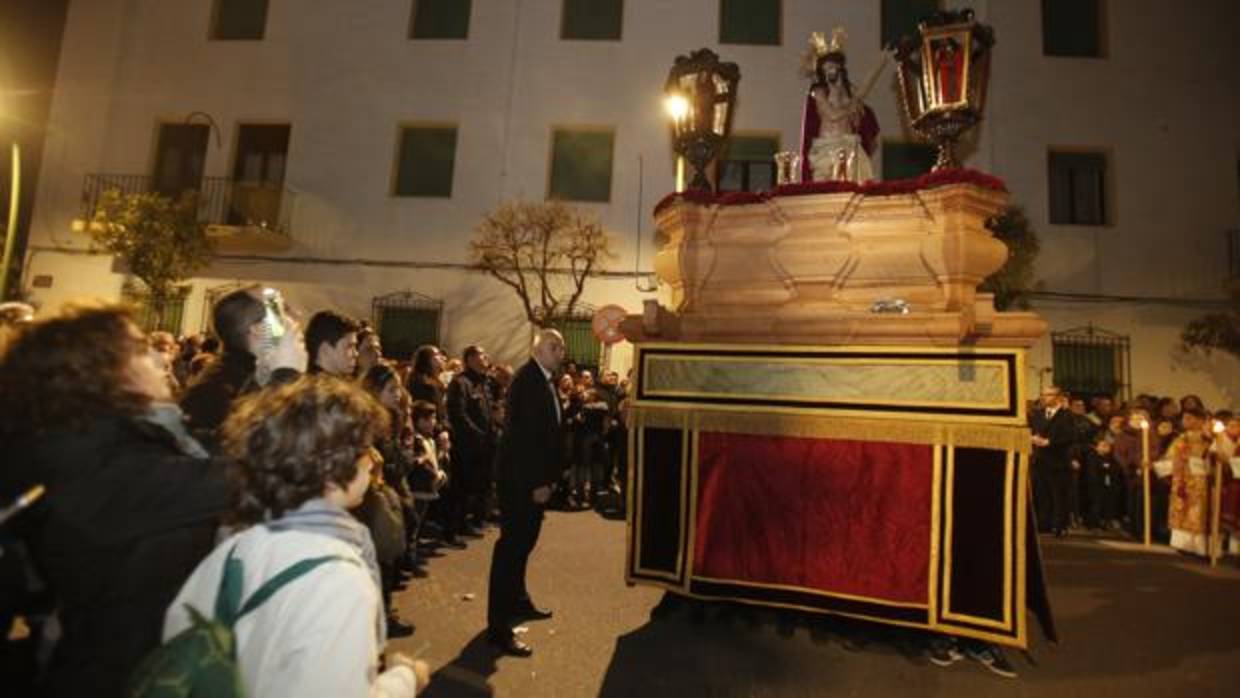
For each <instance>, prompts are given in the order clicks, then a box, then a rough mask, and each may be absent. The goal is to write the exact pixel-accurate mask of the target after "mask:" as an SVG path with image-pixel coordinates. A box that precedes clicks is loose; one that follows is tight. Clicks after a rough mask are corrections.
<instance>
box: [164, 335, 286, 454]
mask: <svg viewBox="0 0 1240 698" xmlns="http://www.w3.org/2000/svg"><path fill="white" fill-rule="evenodd" d="M255 363H256V362H255V359H254V357H253V356H252V355H250V354H247V353H244V352H231V353H230V352H225V353H224V354H223V356H221V357H220V359H219V361H216V362H215V363H213V364H211V366H210V368H208V369H207V370H206V372H204V373H203V374H202V375H201V376H200V377H199V378H198V380H196V381H194V383H192V384H191V385H190V386H189V387H188V388H187V389H186V390H185V393H184V394H183V395H182V396H181V411H182V412H184V413H185V419H186V422H187V423H188V425H189V430H190V433H191V434H193V435H194V438H196V439H198V440H199V441H200V442H201V443H202V445H203V446H204V447H206V449H207V450H208V451H210V452H212V453H219V451H220V443H219V441H220V439H219V429H220V425H221V424H223V423H224V420H225V419H226V418H227V417H228V413H229V412H230V411H231V410H232V406H233V402H235V401H236V400H237V398H239V397H241V396H242V395H246V394H248V393H252V392H254V391H255V390H258V389H259V387H260V386H259V385H258V381H256V380H255V379H254V366H255ZM300 376H301V374H300V373H299V372H298V371H296V370H293V369H291V368H281V369H277V370H276V371H275V372H273V373H272V374H271V378H270V380H269V381H268V383H267V384H268V385H280V384H284V383H291V382H293V381H295V380H297V378H298V377H300Z"/></svg>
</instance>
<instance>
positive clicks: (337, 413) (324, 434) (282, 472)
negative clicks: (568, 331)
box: [130, 375, 427, 698]
mask: <svg viewBox="0 0 1240 698" xmlns="http://www.w3.org/2000/svg"><path fill="white" fill-rule="evenodd" d="M387 425H388V414H387V411H386V410H385V409H384V408H383V407H382V406H380V405H379V403H378V402H376V401H375V400H374V398H372V397H370V396H369V395H367V394H366V393H365V392H364V391H362V390H361V389H360V388H358V387H356V386H354V385H352V384H350V383H347V382H345V381H344V380H341V379H339V378H334V377H330V376H321V375H320V376H306V377H303V378H301V379H299V380H297V381H296V382H294V383H291V384H288V385H283V386H280V387H277V388H272V389H268V390H266V391H263V392H261V393H256V394H253V395H250V396H247V397H245V398H242V399H241V400H240V401H239V402H238V403H237V405H236V408H235V410H234V412H233V413H232V414H231V415H230V416H229V418H228V420H227V421H226V422H225V423H224V427H223V436H224V445H225V449H226V450H227V452H228V453H229V455H231V456H232V457H233V458H234V459H236V461H237V463H238V475H239V476H240V477H239V480H240V485H241V500H240V504H239V506H238V510H237V512H236V515H237V518H238V520H239V521H240V522H242V523H243V524H249V528H246V529H245V530H243V531H242V532H241V533H239V534H237V535H234V536H233V537H231V538H229V539H228V540H225V541H224V542H223V543H221V544H220V545H219V546H218V547H217V548H216V549H215V551H214V552H212V553H211V554H210V555H209V556H208V557H207V558H206V559H205V560H203V562H202V563H201V564H200V565H199V566H198V568H197V569H196V570H195V571H194V573H193V574H192V575H191V576H190V578H189V580H188V581H186V583H185V585H184V586H183V587H182V589H181V592H180V594H178V595H177V597H176V599H175V600H174V601H173V602H172V605H171V606H169V607H168V613H167V616H166V619H165V624H164V641H165V644H164V645H163V646H162V647H161V648H160V649H159V650H157V651H156V653H155V654H154V655H152V656H150V657H148V659H147V661H146V662H145V663H144V664H143V666H142V667H140V669H139V671H138V673H137V674H136V675H135V678H134V682H133V684H132V685H131V691H130V694H131V695H165V694H164V693H161V692H160V687H161V686H167V685H176V686H178V687H180V686H186V685H192V686H194V689H193V691H192V692H191V691H185V692H183V693H182V695H212V696H216V695H228V693H227V692H225V689H221V688H219V687H221V686H224V687H229V686H235V687H236V690H234V691H233V693H238V692H240V693H243V694H244V695H246V696H249V697H250V698H264V697H266V696H272V697H275V696H298V697H299V698H306V697H315V696H323V697H324V698H327V697H329V696H330V697H332V698H337V697H341V696H363V695H372V696H374V695H382V696H413V695H414V694H415V690H416V689H421V688H422V687H424V686H425V684H426V681H427V667H426V664H425V663H424V662H421V661H413V660H411V659H409V658H407V657H405V656H403V655H400V654H395V653H389V654H388V656H387V662H386V663H387V667H388V668H387V669H386V670H385V671H380V667H379V662H378V657H379V653H380V651H381V650H382V648H383V645H384V642H385V639H386V637H385V622H384V613H383V604H382V598H381V596H380V572H379V566H378V563H377V560H376V555H375V548H374V544H373V543H372V541H371V537H370V535H369V533H368V532H367V531H366V528H365V526H363V525H362V524H360V523H359V522H358V521H357V520H356V519H355V518H353V517H352V516H351V515H350V514H349V512H348V509H349V508H351V507H354V506H356V505H357V504H358V503H360V502H361V500H362V497H363V495H364V494H365V493H366V490H367V487H368V486H369V484H370V467H369V466H370V462H369V460H370V456H369V455H368V454H369V451H370V447H371V444H373V443H374V440H375V437H376V435H377V434H379V433H382V432H383V431H384V430H386V429H387ZM220 637H223V638H224V640H223V641H220V640H219V638H220ZM230 655H231V659H232V663H231V664H230V663H229V662H228V660H227V658H228V657H230ZM212 659H214V660H215V661H210V660H212ZM221 659H224V661H220V660H221ZM204 660H207V661H204ZM230 668H235V677H236V678H235V681H233V683H232V684H229V682H228V680H227V676H226V675H227V673H228V670H229V669H230ZM200 686H201V687H203V689H202V691H199V690H198V688H199V687H200Z"/></svg>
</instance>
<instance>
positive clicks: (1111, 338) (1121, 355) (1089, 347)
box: [1051, 325, 1132, 401]
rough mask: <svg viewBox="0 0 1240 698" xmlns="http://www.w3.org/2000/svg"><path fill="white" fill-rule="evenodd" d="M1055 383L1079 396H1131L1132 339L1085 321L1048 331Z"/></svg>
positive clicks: (1124, 398) (1119, 398) (1121, 399)
mask: <svg viewBox="0 0 1240 698" xmlns="http://www.w3.org/2000/svg"><path fill="white" fill-rule="evenodd" d="M1051 351H1052V355H1053V359H1052V360H1053V361H1054V367H1055V369H1054V370H1055V385H1057V386H1059V388H1060V389H1062V390H1066V391H1068V392H1069V393H1071V394H1073V395H1074V396H1075V395H1081V396H1097V395H1105V396H1107V397H1110V398H1113V399H1116V400H1120V401H1123V400H1127V399H1129V398H1130V397H1131V394H1130V391H1131V386H1132V359H1131V341H1130V340H1129V337H1128V336H1127V335H1121V334H1117V333H1115V332H1110V331H1108V330H1104V329H1102V328H1100V327H1094V326H1093V325H1088V326H1086V327H1074V328H1072V329H1070V330H1064V331H1062V332H1051Z"/></svg>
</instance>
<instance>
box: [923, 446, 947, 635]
mask: <svg viewBox="0 0 1240 698" xmlns="http://www.w3.org/2000/svg"><path fill="white" fill-rule="evenodd" d="M931 448H932V449H934V457H933V461H932V465H931V468H932V471H931V472H932V475H931V477H930V481H931V485H930V486H931V488H932V489H931V490H930V576H929V577H927V578H926V586H927V588H928V590H929V598H928V599H927V601H926V608H927V609H928V610H929V616H928V618H929V620H930V627H934V624H935V623H936V622H937V620H938V605H939V517H940V516H941V515H942V504H941V502H940V501H939V499H940V498H941V493H942V484H943V446H941V445H936V446H932V447H931Z"/></svg>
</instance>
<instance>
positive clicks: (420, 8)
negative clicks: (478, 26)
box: [409, 0, 470, 39]
mask: <svg viewBox="0 0 1240 698" xmlns="http://www.w3.org/2000/svg"><path fill="white" fill-rule="evenodd" d="M469 11H470V0H413V18H412V20H411V21H410V26H409V38H411V39H467V38H469Z"/></svg>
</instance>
